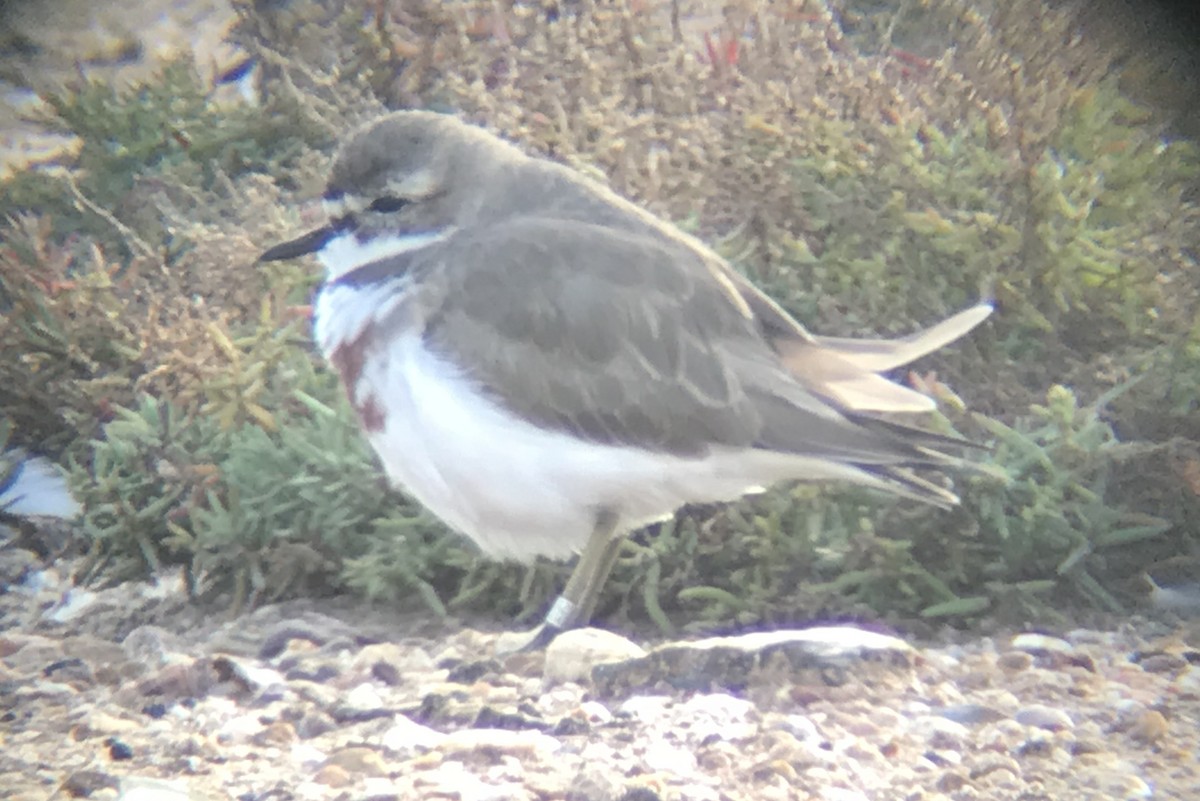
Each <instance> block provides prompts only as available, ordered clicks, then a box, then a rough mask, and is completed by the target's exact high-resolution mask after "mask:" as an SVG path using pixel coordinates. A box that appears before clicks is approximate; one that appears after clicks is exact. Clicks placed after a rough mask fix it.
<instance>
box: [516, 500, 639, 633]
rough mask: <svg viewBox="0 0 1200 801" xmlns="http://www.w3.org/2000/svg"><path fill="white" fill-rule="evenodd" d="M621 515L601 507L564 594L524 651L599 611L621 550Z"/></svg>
mask: <svg viewBox="0 0 1200 801" xmlns="http://www.w3.org/2000/svg"><path fill="white" fill-rule="evenodd" d="M618 522H619V520H618V517H617V515H616V514H614V513H613V512H611V511H609V510H607V509H602V510H600V512H599V513H598V514H597V515H596V525H595V527H594V528H593V529H592V533H591V535H590V536H589V537H588V541H587V544H586V545H585V546H584V548H583V553H581V554H580V555H579V561H578V562H577V563H576V564H575V570H574V571H573V572H572V573H571V578H569V579H568V580H567V586H566V587H564V588H563V591H562V594H561V595H559V596H558V598H556V599H555V601H554V603H553V605H551V607H550V611H549V612H547V613H546V619H545V620H544V621H543V623H542V625H541V626H540V627H538V629H537V631H535V632H534V636H533V638H532V639H531V640H530V641H529V642H528V643H526V644H525V645H524V646H523V647H522V648H521V650H523V651H531V650H536V649H538V648H542V647H545V646H546V645H549V644H550V641H551V640H553V639H554V638H555V636H557V635H558V633H559V632H561V631H565V630H566V629H569V628H574V627H575V626H578V625H580V624H581V623H587V622H588V621H589V620H591V618H592V613H593V612H594V611H595V610H596V601H597V600H599V598H600V590H601V589H602V588H603V587H604V582H605V580H606V579H607V578H608V574H609V573H611V572H612V568H613V564H614V563H616V561H617V554H618V553H620V551H621V539H622V537H621V534H620V533H619V532H618V531H617V523H618Z"/></svg>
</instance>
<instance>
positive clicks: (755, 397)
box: [259, 110, 992, 647]
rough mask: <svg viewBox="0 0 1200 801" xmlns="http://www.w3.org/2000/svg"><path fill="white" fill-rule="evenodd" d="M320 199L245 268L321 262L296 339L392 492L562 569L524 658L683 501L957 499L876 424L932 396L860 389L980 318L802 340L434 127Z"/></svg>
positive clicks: (900, 436) (943, 461) (410, 130)
mask: <svg viewBox="0 0 1200 801" xmlns="http://www.w3.org/2000/svg"><path fill="white" fill-rule="evenodd" d="M322 198H323V202H324V206H325V209H326V211H327V214H328V220H327V221H326V222H325V224H324V225H321V226H320V227H318V228H316V229H315V230H312V231H310V232H308V233H305V234H303V235H301V236H299V237H298V238H295V239H292V240H290V241H286V242H283V243H282V244H279V245H276V246H274V247H271V248H269V249H267V250H266V251H265V252H264V253H262V255H261V256H260V257H259V259H260V261H263V262H270V261H278V260H283V259H294V258H298V257H301V256H304V255H307V254H315V255H316V256H317V258H318V260H319V261H320V263H321V264H322V266H323V267H324V278H323V282H322V283H321V285H320V288H319V290H318V291H317V295H316V298H315V300H314V304H313V337H314V341H315V344H316V346H317V347H318V348H319V350H320V351H321V352H322V353H323V355H324V356H325V358H326V359H327V361H328V362H329V364H330V365H332V367H333V368H334V369H335V370H336V371H337V373H338V374H339V375H340V378H341V382H342V384H343V386H344V389H345V391H346V393H347V396H348V398H349V400H350V404H351V406H352V407H353V408H354V410H355V412H356V414H357V417H358V421H359V423H360V424H361V428H362V430H363V432H364V434H365V437H366V439H367V440H368V441H369V442H370V444H371V446H372V447H373V449H374V451H375V453H376V454H377V456H378V458H379V461H380V462H381V463H382V466H383V469H384V470H385V471H386V473H387V475H388V477H389V478H390V480H391V482H392V483H393V484H394V485H396V486H397V487H398V488H399V489H400V490H401V491H402V492H404V493H405V494H406V495H408V496H409V497H411V498H412V499H415V500H416V501H417V502H419V503H420V504H421V505H423V506H424V507H425V508H426V509H428V510H429V511H430V512H432V513H433V514H434V515H435V516H436V517H438V518H440V519H441V520H442V521H443V522H444V523H446V524H447V525H448V526H449V527H450V528H452V529H454V530H456V531H458V532H460V533H461V534H463V535H465V536H466V537H468V538H469V539H470V540H472V541H473V542H474V543H475V544H476V545H477V546H478V547H479V549H480V550H481V551H482V552H483V554H484V555H485V556H488V557H491V558H494V559H499V560H515V561H520V562H527V563H528V562H532V561H533V560H535V559H536V558H537V557H547V558H550V559H557V560H566V559H569V558H571V557H572V556H573V555H575V554H578V561H577V563H576V565H575V568H574V570H573V572H572V573H571V575H570V577H569V579H568V580H567V583H566V586H565V587H564V589H563V591H562V593H561V594H560V595H559V596H558V598H557V599H556V600H555V602H554V603H553V604H552V605H551V606H550V607H549V611H548V612H547V613H546V615H545V618H544V620H543V622H542V624H541V626H540V627H539V628H538V629H537V630H536V631H535V633H534V636H533V637H532V638H531V639H530V643H529V645H530V647H537V646H538V645H543V644H546V643H548V642H549V641H550V640H551V639H552V638H553V637H554V635H555V634H557V633H558V632H560V631H562V630H565V629H568V628H572V627H574V626H578V625H583V624H586V623H587V622H588V621H589V620H590V618H591V616H592V614H593V612H594V610H595V606H596V602H597V599H598V597H599V593H600V590H601V588H602V586H603V584H604V582H605V581H606V579H607V577H608V574H609V572H610V571H611V569H612V567H613V564H614V562H615V560H616V557H617V555H618V552H619V550H620V546H621V543H622V540H623V538H624V537H625V536H626V535H628V534H630V533H632V532H634V531H636V530H638V529H640V528H643V527H645V526H647V525H649V524H651V523H654V522H657V521H662V520H665V519H669V518H670V517H671V516H672V515H673V514H674V513H675V512H676V511H677V510H678V509H679V508H680V507H682V506H684V505H686V504H690V503H711V502H728V501H733V500H736V499H738V498H740V497H741V496H743V495H746V494H748V493H754V492H760V491H763V490H764V489H766V488H768V487H770V486H772V485H774V484H777V483H779V482H785V481H825V480H840V481H847V482H851V483H854V484H859V485H866V486H868V487H874V488H877V489H879V490H883V491H885V492H889V493H892V494H894V495H898V496H904V497H907V498H912V499H916V500H919V501H923V502H927V503H931V504H934V505H937V506H942V507H949V506H952V505H954V504H955V503H957V501H958V499H957V497H956V496H955V495H954V493H953V492H951V491H950V490H948V489H946V488H945V487H943V486H941V485H940V484H938V483H935V482H934V481H932V480H930V479H927V478H925V477H923V476H920V475H918V474H917V473H915V472H913V469H914V468H935V469H940V470H947V469H951V468H955V467H961V465H962V463H963V461H964V460H963V459H962V458H961V457H958V456H954V455H952V452H953V449H954V448H955V447H956V446H960V445H963V444H965V443H964V442H963V441H961V440H958V439H957V438H953V437H946V436H942V435H938V434H935V433H933V432H930V431H927V430H923V429H922V428H920V427H917V426H911V425H908V424H900V423H897V422H895V420H894V417H895V415H894V414H893V413H914V412H923V411H928V410H930V409H932V408H933V407H934V402H933V401H932V400H931V399H930V398H929V397H927V396H925V395H923V394H921V393H919V392H917V391H915V390H913V389H910V388H908V387H905V386H902V385H900V384H898V383H894V382H893V381H891V380H889V378H888V377H887V376H886V375H884V374H885V373H886V372H887V371H889V370H892V369H893V368H896V367H900V366H902V365H905V364H908V363H909V362H912V361H913V360H915V359H917V358H919V357H921V356H923V355H925V354H927V353H930V352H932V351H934V350H937V349H939V348H941V347H942V346H944V345H946V344H948V343H950V342H953V341H954V340H956V339H958V338H960V337H962V336H963V335H965V334H966V333H967V332H969V331H971V330H972V329H973V328H975V327H976V326H978V325H979V324H980V323H982V322H983V321H984V320H985V319H986V318H987V317H988V316H989V314H991V312H992V304H991V303H990V302H987V301H983V302H979V303H977V304H976V305H974V306H972V307H969V308H967V309H965V310H963V311H961V312H959V313H957V314H955V315H953V316H951V317H949V318H948V319H945V320H943V321H942V322H940V323H937V324H935V325H933V326H932V327H931V328H928V329H926V330H924V331H920V332H918V333H915V334H911V335H909V336H906V337H902V338H899V339H851V338H839V337H823V336H817V335H814V334H812V333H810V332H809V331H808V330H806V329H805V328H804V327H803V326H802V325H801V324H800V323H799V322H798V321H796V320H795V319H794V318H793V317H792V316H791V315H790V314H788V313H787V312H786V311H785V310H784V309H783V308H782V307H781V306H780V305H779V304H778V303H776V302H775V301H774V300H772V299H771V298H770V297H768V296H767V295H766V294H765V293H764V292H762V291H761V290H759V289H758V288H757V287H755V286H754V285H753V284H752V283H751V282H750V281H749V280H748V279H747V278H746V277H744V276H743V275H742V274H740V273H739V272H737V271H736V270H735V269H734V268H733V267H732V266H731V265H730V264H729V263H728V262H727V261H726V260H725V259H723V258H722V257H720V256H719V255H718V254H717V253H716V252H714V251H713V250H712V249H711V248H709V247H708V246H707V245H705V244H704V243H703V242H702V241H700V240H699V239H697V238H695V237H693V236H691V235H689V234H687V233H685V232H683V231H681V230H679V229H678V228H677V227H675V226H674V225H673V224H671V223H670V222H667V221H665V220H663V219H660V218H659V217H657V216H655V215H653V214H652V213H650V212H649V211H647V210H645V209H643V208H642V207H640V206H638V205H636V204H635V203H633V202H631V201H629V200H626V199H625V198H622V197H621V196H619V195H618V194H616V193H615V192H613V191H611V190H610V189H609V188H607V187H606V186H604V185H603V184H602V183H600V182H599V181H597V180H593V179H591V178H589V177H587V176H585V175H583V174H582V173H580V172H579V171H577V170H574V169H572V168H571V167H569V166H567V165H564V164H561V163H559V162H556V161H554V160H551V159H548V158H544V157H539V156H536V155H529V154H527V153H526V152H525V151H523V150H522V149H520V148H519V147H517V146H516V145H514V144H511V143H509V142H508V141H506V140H504V139H503V138H501V137H499V136H496V135H494V134H492V133H490V132H489V131H487V130H486V129H484V128H483V127H480V126H476V125H473V124H470V123H468V122H465V121H463V120H460V119H459V118H458V117H456V116H453V115H450V114H441V113H435V112H430V111H417V110H403V111H395V112H391V113H388V114H386V115H384V116H382V117H379V118H377V119H375V120H373V121H371V122H369V123H367V124H366V125H364V126H362V127H360V128H358V129H357V130H355V131H353V132H352V133H350V134H349V135H348V136H347V138H346V139H345V141H344V143H343V144H342V145H341V146H340V147H339V148H338V150H337V152H336V154H335V156H334V158H333V161H332V166H331V168H330V171H329V178H328V182H327V184H326V187H325V191H324V194H323V196H322ZM885 417H886V419H885Z"/></svg>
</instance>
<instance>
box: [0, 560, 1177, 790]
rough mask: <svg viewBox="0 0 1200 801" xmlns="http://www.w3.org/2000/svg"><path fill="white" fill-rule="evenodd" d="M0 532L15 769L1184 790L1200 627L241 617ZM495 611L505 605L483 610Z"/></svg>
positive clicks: (322, 609) (476, 781)
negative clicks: (602, 625) (93, 586)
mask: <svg viewBox="0 0 1200 801" xmlns="http://www.w3.org/2000/svg"><path fill="white" fill-rule="evenodd" d="M71 569H72V565H71V564H70V562H69V561H68V562H65V563H64V562H63V561H62V560H60V561H59V562H57V563H55V564H54V565H49V564H45V563H43V562H42V561H41V560H40V559H39V558H38V557H37V556H36V555H35V554H34V553H32V552H30V551H27V550H23V549H22V548H21V547H18V546H17V545H15V544H14V543H13V542H12V541H9V542H8V543H7V545H6V546H5V547H0V586H3V587H4V588H5V590H4V591H3V593H2V594H0V797H3V798H11V799H19V800H20V801H35V799H36V801H41V800H42V799H46V798H54V799H66V798H94V799H106V798H107V799H112V798H119V799H124V801H151V800H152V799H153V800H161V801H186V800H187V799H234V798H236V799H246V800H247V801H258V800H259V799H263V800H264V801H265V799H404V800H405V801H407V799H460V800H462V801H484V800H485V799H497V800H499V799H531V800H532V799H576V800H577V801H584V800H587V801H617V800H618V799H622V800H623V801H656V799H662V800H663V801H667V800H669V799H680V800H682V799H688V800H698V801H707V800H711V801H727V800H728V801H732V800H733V799H809V798H813V799H818V798H819V799H834V800H835V801H868V800H871V801H874V800H876V799H877V800H878V801H884V800H885V799H888V800H890V799H955V800H956V801H958V800H962V801H967V800H968V799H972V800H973V799H1018V798H1019V799H1030V800H1032V799H1067V798H1070V799H1097V801H1099V799H1105V801H1111V800H1114V799H1115V800H1117V801H1119V800H1120V799H1151V798H1156V799H1194V798H1200V763H1198V762H1197V759H1196V754H1197V753H1200V743H1198V740H1200V649H1198V648H1197V647H1196V645H1197V644H1200V632H1198V631H1197V629H1195V628H1193V629H1188V628H1187V627H1176V628H1171V627H1169V626H1166V625H1164V624H1162V623H1160V622H1154V621H1126V622H1123V623H1118V622H1114V625H1113V626H1112V627H1111V628H1110V630H1104V631H1096V630H1084V629H1080V630H1075V631H1069V632H1062V633H1061V634H1059V635H1052V634H1035V633H1018V634H1012V635H1003V636H991V637H979V638H976V639H972V640H969V641H967V642H957V643H924V644H912V643H907V642H905V641H904V640H902V639H899V638H897V637H893V636H889V635H885V634H880V633H875V632H866V631H860V630H856V629H850V628H825V629H808V630H802V631H791V632H773V633H759V634H752V635H745V636H743V637H739V638H728V639H722V640H708V641H699V642H660V643H655V644H651V643H647V642H642V643H641V644H637V643H634V642H632V641H630V640H628V639H626V638H624V637H621V636H618V635H616V634H612V633H609V632H604V631H600V630H596V629H588V630H583V631H579V632H573V633H570V634H568V635H564V636H562V637H560V638H559V639H558V640H556V641H555V642H554V643H553V644H552V646H551V647H550V648H549V649H547V650H546V651H544V652H539V653H518V654H511V655H500V653H499V651H498V649H497V645H499V644H502V643H503V642H505V641H506V639H507V638H506V637H505V636H504V635H501V634H497V633H496V632H489V631H482V630H478V629H476V628H472V627H471V626H470V625H469V624H468V623H466V622H463V621H438V620H435V619H431V616H430V615H429V614H428V613H412V612H410V613H400V612H398V611H395V610H386V609H379V608H374V607H371V606H368V605H365V604H362V603H360V602H355V601H353V600H349V599H326V600H321V601H316V600H312V601H305V602H295V603H289V604H282V605H273V606H268V607H264V608H261V609H258V610H257V611H255V612H254V613H252V614H249V615H246V616H243V617H240V618H237V619H235V620H229V621H225V620H222V619H221V616H220V614H214V611H213V610H211V609H200V608H197V607H196V606H194V605H192V604H191V603H189V602H188V600H187V598H186V597H185V595H184V591H183V582H182V579H181V578H180V577H179V576H177V575H164V576H163V577H162V578H161V580H159V581H157V582H146V583H127V584H123V585H119V586H116V587H112V588H109V589H105V590H100V591H94V590H88V589H81V588H77V587H73V586H71V583H70V581H69V580H67V578H66V576H68V575H69V574H70V571H71ZM491 625H493V626H494V625H495V623H492V624H491Z"/></svg>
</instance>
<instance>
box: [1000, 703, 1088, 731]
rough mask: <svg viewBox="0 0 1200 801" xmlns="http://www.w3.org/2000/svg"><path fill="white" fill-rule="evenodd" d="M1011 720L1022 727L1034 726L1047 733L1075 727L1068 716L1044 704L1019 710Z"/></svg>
mask: <svg viewBox="0 0 1200 801" xmlns="http://www.w3.org/2000/svg"><path fill="white" fill-rule="evenodd" d="M1013 719H1014V720H1016V721H1017V723H1020V724H1022V725H1024V726H1034V727H1036V728H1039V729H1047V730H1049V731H1065V730H1070V729H1073V728H1074V727H1075V722H1074V721H1073V720H1071V716H1070V715H1068V714H1067V713H1066V712H1063V711H1062V710H1061V709H1056V708H1054V707H1050V706H1046V705H1045V704H1033V705H1032V706H1027V707H1024V708H1022V709H1019V710H1017V714H1016V715H1014V716H1013Z"/></svg>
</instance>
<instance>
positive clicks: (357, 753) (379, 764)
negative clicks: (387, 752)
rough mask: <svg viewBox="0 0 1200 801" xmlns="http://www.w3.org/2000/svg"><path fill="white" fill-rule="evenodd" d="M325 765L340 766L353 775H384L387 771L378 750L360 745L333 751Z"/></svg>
mask: <svg viewBox="0 0 1200 801" xmlns="http://www.w3.org/2000/svg"><path fill="white" fill-rule="evenodd" d="M325 767H326V768H328V767H334V768H340V769H341V770H344V771H346V772H347V773H348V774H351V775H353V776H386V775H387V773H388V769H387V763H386V762H385V761H384V759H383V757H381V756H380V755H379V752H378V751H376V750H375V749H373V748H365V747H362V746H351V747H349V748H341V749H339V750H337V751H334V752H333V753H332V754H330V755H329V758H328V759H327V760H326V761H325ZM330 786H333V785H330ZM339 786H340V785H339Z"/></svg>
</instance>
